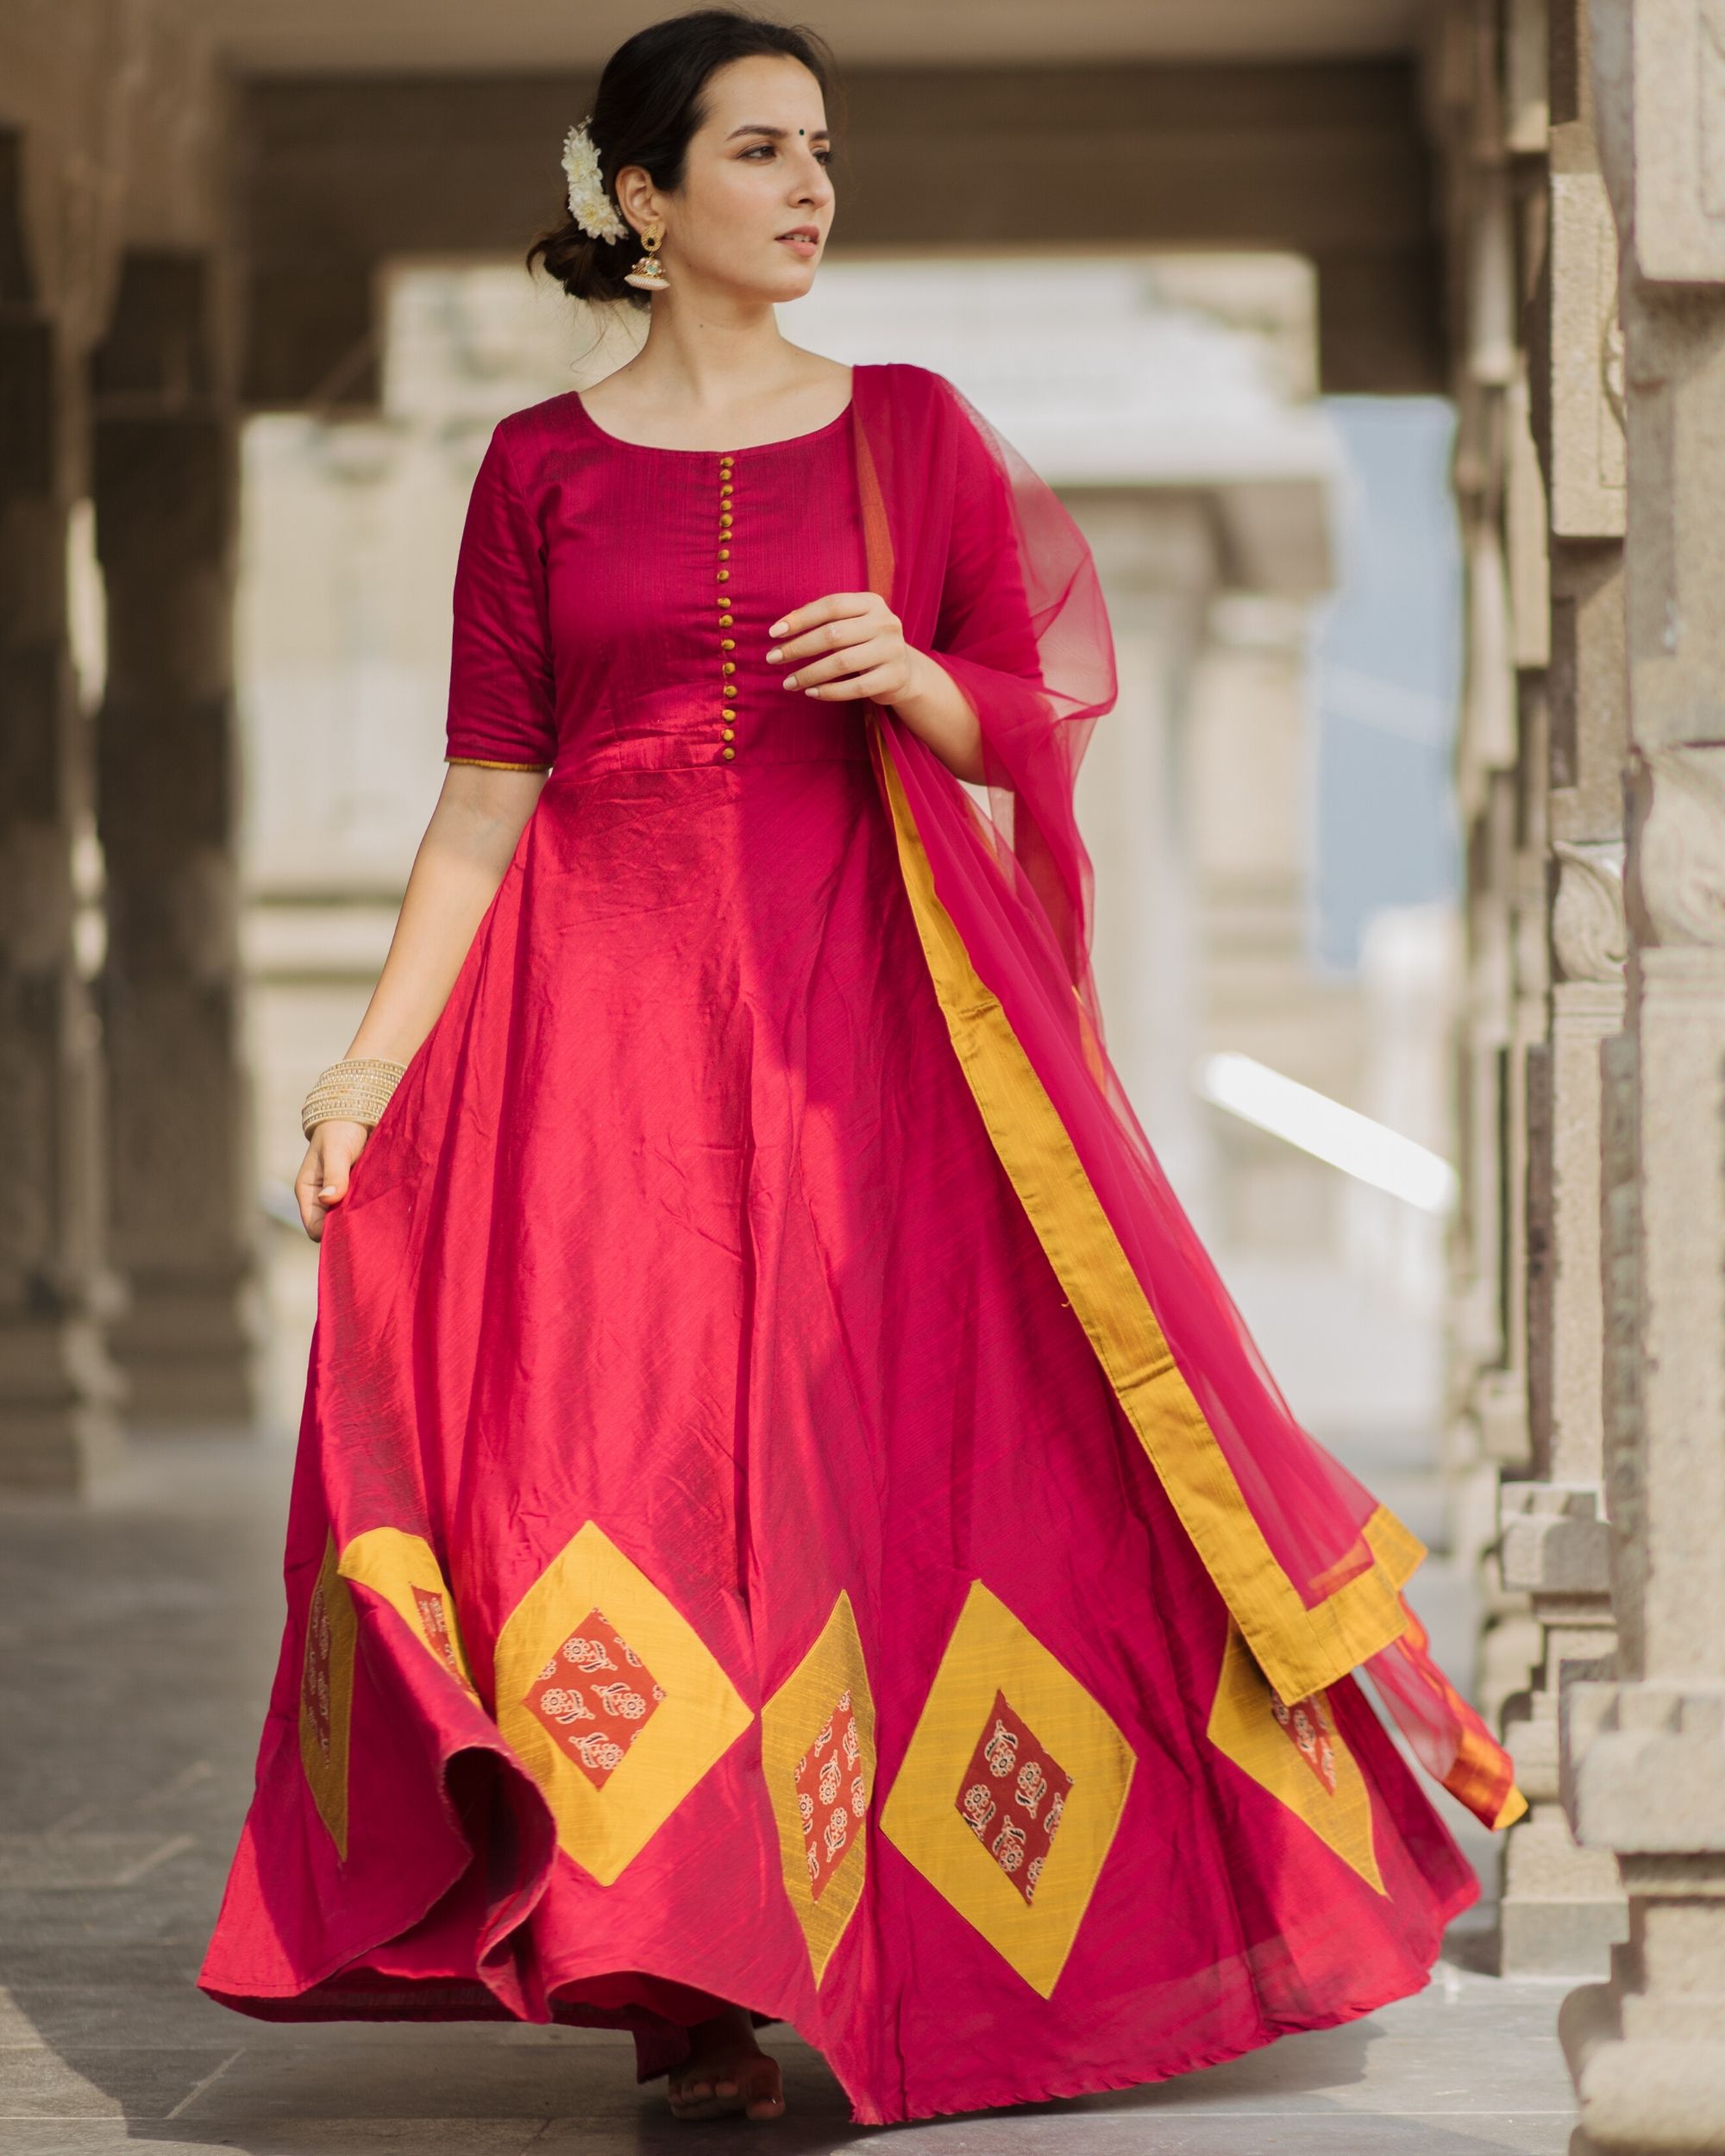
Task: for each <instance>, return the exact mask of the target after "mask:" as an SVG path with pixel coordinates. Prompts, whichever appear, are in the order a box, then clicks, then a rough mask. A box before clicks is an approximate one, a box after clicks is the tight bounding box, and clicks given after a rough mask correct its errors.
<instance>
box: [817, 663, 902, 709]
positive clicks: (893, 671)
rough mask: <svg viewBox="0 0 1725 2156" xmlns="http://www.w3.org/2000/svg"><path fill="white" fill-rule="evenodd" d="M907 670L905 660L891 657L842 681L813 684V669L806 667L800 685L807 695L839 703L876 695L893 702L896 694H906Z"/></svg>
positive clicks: (823, 700)
mask: <svg viewBox="0 0 1725 2156" xmlns="http://www.w3.org/2000/svg"><path fill="white" fill-rule="evenodd" d="M811 680H812V674H811V669H809V668H806V667H805V668H804V670H803V671H802V672H801V673H800V674H798V676H797V686H798V687H799V688H800V689H801V690H802V691H803V693H804V694H806V695H808V696H812V697H816V698H818V699H820V700H821V701H822V702H825V703H829V704H836V703H839V702H842V701H844V700H845V699H850V698H855V697H863V696H877V697H880V698H881V699H882V700H883V701H885V702H887V703H890V702H891V701H892V699H894V697H895V696H902V695H903V694H904V693H905V683H906V670H905V667H904V665H903V662H902V661H900V660H897V659H888V660H886V661H882V662H881V664H880V665H879V666H873V667H867V668H865V669H864V671H863V672H862V673H861V674H847V675H846V676H845V678H844V680H819V681H814V682H813V683H812V686H806V685H808V684H810V683H811Z"/></svg>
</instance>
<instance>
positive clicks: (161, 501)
mask: <svg viewBox="0 0 1725 2156" xmlns="http://www.w3.org/2000/svg"><path fill="white" fill-rule="evenodd" d="M212 306H213V302H212V293H211V290H210V271H209V267H208V258H207V257H206V256H205V255H204V254H201V253H198V252H194V251H190V250H167V249H162V250H150V251H144V250H134V251H133V252H131V253H130V254H128V255H127V256H126V257H125V258H124V260H123V262H122V271H121V277H120V284H119V291H118V297H117V299H116V306H115V311H114V315H113V318H112V322H111V325H110V331H109V335H108V336H107V338H106V340H105V342H103V344H102V345H101V347H100V348H98V350H97V354H96V355H95V360H94V363H93V370H92V385H93V390H94V396H95V414H96V429H95V444H96V447H95V484H94V493H95V500H96V530H97V548H98V552H99V555H100V558H101V562H102V567H103V574H104V576H105V579H106V585H107V597H108V686H107V695H106V698H105V700H104V702H103V707H102V711H101V714H100V719H99V725H98V736H97V737H98V770H99V781H98V793H97V816H98V825H99V829H100V832H101V837H102V843H103V850H104V853H105V856H106V861H107V874H108V905H109V934H108V956H107V962H106V965H105V967H104V969H103V975H102V981H101V996H102V1006H103V1025H104V1037H105V1045H106V1054H107V1068H108V1096H109V1103H110V1111H109V1130H110V1144H109V1178H110V1188H111V1197H110V1249H111V1251H112V1254H113V1257H114V1261H115V1263H116V1267H117V1268H118V1269H119V1270H120V1271H121V1272H122V1275H123V1276H124V1277H125V1279H126V1281H127V1282H128V1285H129V1291H130V1299H129V1308H128V1310H127V1311H126V1313H124V1314H123V1316H122V1317H121V1318H120V1319H118V1320H116V1324H115V1326H114V1328H113V1332H112V1334H111V1338H112V1343H113V1347H114V1351H115V1353H116V1357H117V1358H118V1360H119V1361H120V1363H121V1364H122V1367H123V1369H125V1371H126V1374H127V1376H128V1377H129V1380H130V1385H131V1413H132V1415H133V1417H134V1418H135V1420H137V1421H139V1422H141V1423H172V1424H173V1425H175V1426H185V1425H188V1424H216V1425H223V1426H229V1425H240V1424H245V1423H248V1422H249V1421H250V1420H251V1419H252V1417H253V1414H254V1406H255V1379H254V1359H255V1344H256V1341H257V1338H258V1334H259V1326H258V1322H257V1319H256V1316H255V1314H254V1294H255V1287H254V1282H255V1276H256V1272H257V1264H256V1257H255V1252H254V1242H255V1238H256V1235H257V1233H258V1228H257V1222H258V1219H259V1213H258V1208H257V1205H256V1200H255V1194H254V1189H253V1180H254V1177H253V1169H252V1164H251V1152H252V1148H251V1136H250V1127H249V1109H248V1081H247V1076H246V1070H245V1065H244V1061H243V1056H242V1042H241V1032H240V1028H241V1016H242V1010H241V997H242V981H241V972H240V962H239V945H238V903H237V899H238V893H237V873H236V863H235V817H236V808H237V785H238V774H237V770H236V768H235V767H236V730H235V722H234V713H233V693H232V679H233V676H232V661H231V649H230V647H231V637H232V629H231V617H232V609H233V542H234V529H235V491H236V456H235V449H236V434H235V414H234V409H233V405H232V403H231V400H230V399H229V397H228V396H227V395H226V394H224V391H223V379H222V377H223V369H222V367H221V365H220V358H221V354H220V347H219V343H218V341H217V340H216V337H215V336H214V335H213V334H212V326H211V314H212Z"/></svg>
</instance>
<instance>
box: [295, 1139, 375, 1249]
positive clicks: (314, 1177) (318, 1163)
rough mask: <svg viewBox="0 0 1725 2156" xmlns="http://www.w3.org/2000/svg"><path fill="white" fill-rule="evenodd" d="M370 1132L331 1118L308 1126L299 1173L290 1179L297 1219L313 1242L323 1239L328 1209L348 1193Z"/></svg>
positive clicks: (319, 1241)
mask: <svg viewBox="0 0 1725 2156" xmlns="http://www.w3.org/2000/svg"><path fill="white" fill-rule="evenodd" d="M370 1136H371V1132H370V1131H368V1130H367V1128H366V1126H365V1125H364V1124H363V1123H348V1122H344V1121H343V1120H342V1119H341V1118H340V1117H332V1118H331V1119H330V1120H329V1122H327V1123H318V1124H315V1125H313V1126H312V1131H311V1144H309V1145H308V1146H307V1147H306V1149H305V1158H304V1160H303V1161H302V1162H301V1163H300V1167H299V1173H298V1175H296V1176H295V1177H294V1179H293V1194H294V1196H295V1197H296V1198H297V1199H298V1200H299V1217H300V1219H301V1220H302V1221H303V1222H304V1225H305V1232H306V1233H307V1234H308V1235H309V1236H310V1237H311V1240H312V1241H313V1242H314V1243H321V1242H322V1241H323V1221H324V1217H325V1215H326V1214H327V1213H329V1208H330V1207H331V1206H338V1205H340V1204H341V1202H342V1199H343V1198H345V1197H346V1196H347V1194H348V1171H349V1170H350V1169H352V1167H353V1165H354V1162H355V1161H356V1160H357V1159H358V1158H359V1157H360V1155H361V1153H362V1152H363V1151H364V1150H365V1144H366V1140H367V1138H369V1137H370Z"/></svg>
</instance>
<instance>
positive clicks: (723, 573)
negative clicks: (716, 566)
mask: <svg viewBox="0 0 1725 2156" xmlns="http://www.w3.org/2000/svg"><path fill="white" fill-rule="evenodd" d="M730 574H731V572H730V570H729V569H721V570H720V571H719V572H718V580H719V582H720V583H721V584H723V583H724V580H725V579H726V577H728V576H729V575H730Z"/></svg>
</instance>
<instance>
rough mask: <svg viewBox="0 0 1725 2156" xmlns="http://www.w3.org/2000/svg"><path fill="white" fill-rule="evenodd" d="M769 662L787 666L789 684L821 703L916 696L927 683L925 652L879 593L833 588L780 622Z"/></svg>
mask: <svg viewBox="0 0 1725 2156" xmlns="http://www.w3.org/2000/svg"><path fill="white" fill-rule="evenodd" d="M769 633H770V634H771V635H772V636H774V637H775V639H777V641H776V642H775V643H774V644H773V646H772V648H771V649H770V650H769V651H768V654H767V663H768V666H781V667H785V668H787V673H786V675H785V686H786V687H787V689H791V690H793V691H796V690H800V691H802V692H803V693H805V694H806V695H809V696H812V697H815V698H817V699H819V700H820V701H822V702H830V703H836V702H837V701H838V700H840V699H843V698H847V697H862V696H866V697H871V698H872V699H874V701H875V703H877V704H897V703H900V702H904V701H906V700H908V699H912V698H913V697H914V696H915V695H916V694H917V693H918V692H919V690H920V689H921V688H923V687H924V686H925V680H924V667H925V663H926V661H925V659H924V655H923V654H922V653H921V652H919V651H918V650H916V649H914V648H913V646H912V645H910V644H907V643H906V642H905V632H904V630H903V628H902V626H901V625H900V621H899V617H898V616H897V615H896V614H895V613H894V611H893V610H892V608H891V607H890V606H888V604H887V602H886V600H885V599H882V598H881V595H880V593H879V592H828V593H827V595H826V597H825V599H811V600H810V602H809V604H808V605H806V606H799V607H796V608H795V609H793V611H792V612H790V613H788V614H787V615H786V616H785V617H784V618H783V619H782V620H781V621H775V623H774V624H773V626H772V630H771V631H770V632H769Z"/></svg>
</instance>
